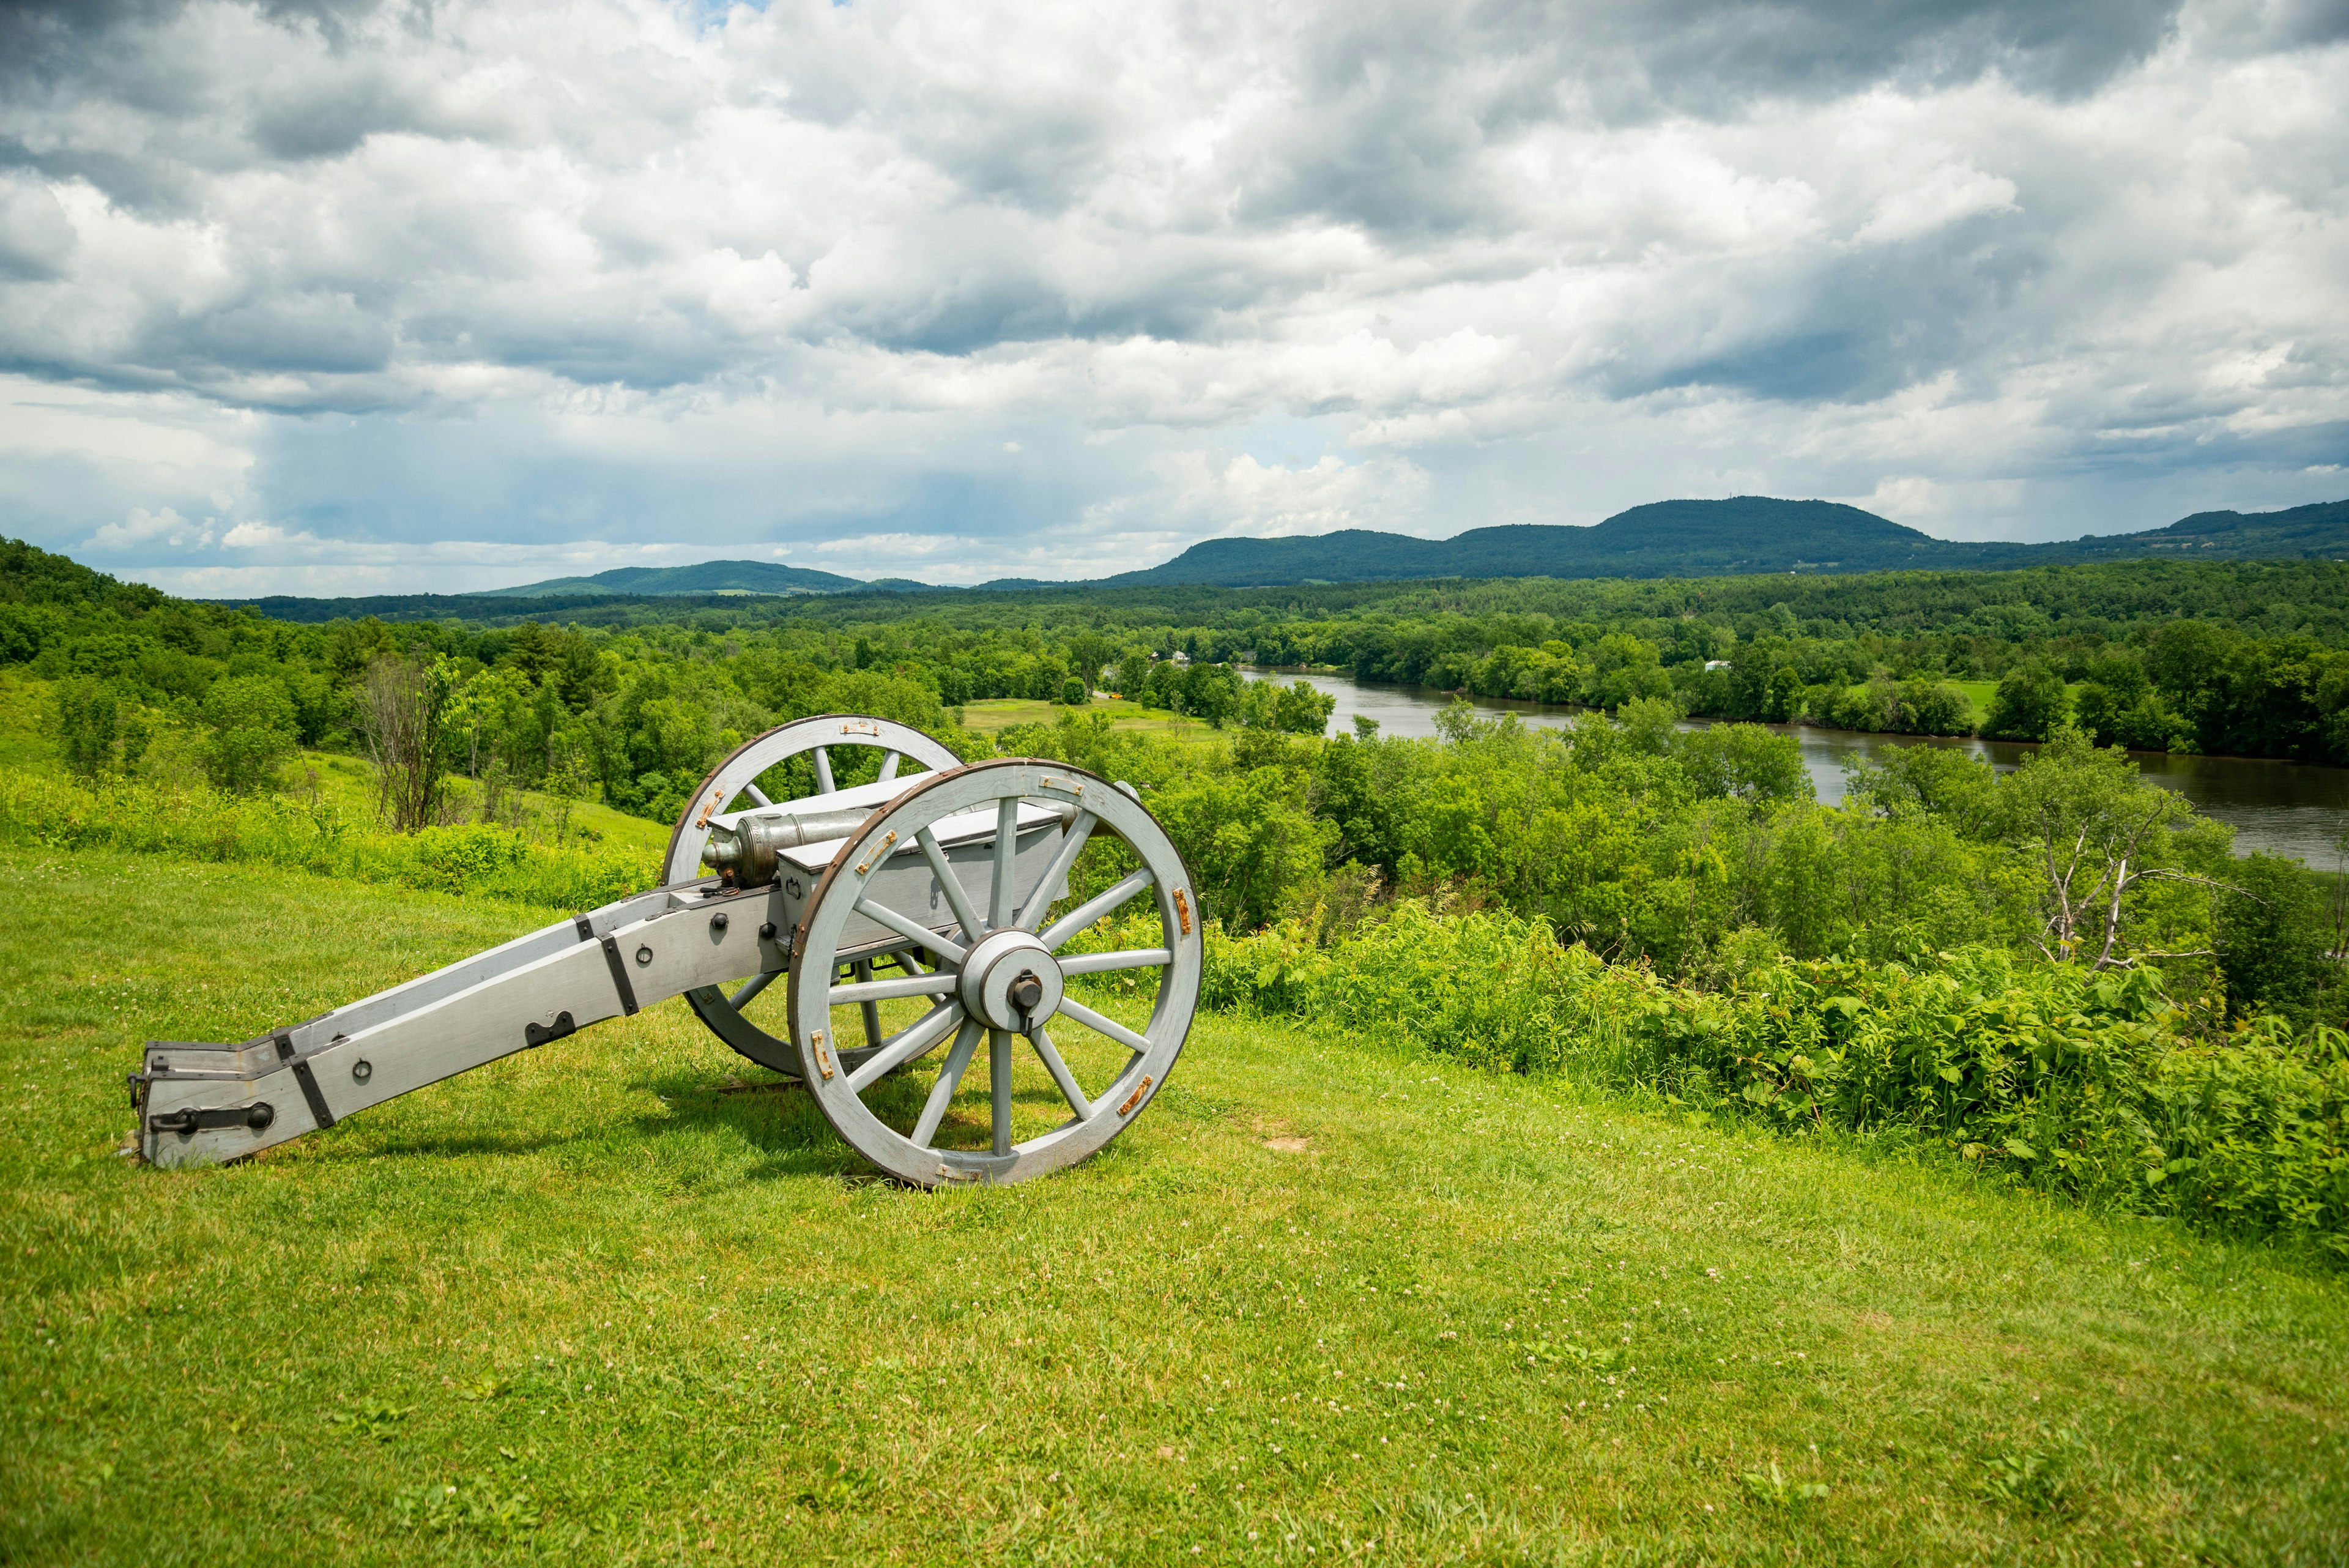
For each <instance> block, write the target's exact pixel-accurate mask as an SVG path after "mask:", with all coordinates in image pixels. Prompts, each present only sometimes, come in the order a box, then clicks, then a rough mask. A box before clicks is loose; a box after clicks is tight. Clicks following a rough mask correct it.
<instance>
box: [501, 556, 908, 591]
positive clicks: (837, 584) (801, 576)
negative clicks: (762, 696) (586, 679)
mask: <svg viewBox="0 0 2349 1568" xmlns="http://www.w3.org/2000/svg"><path fill="white" fill-rule="evenodd" d="M861 587H864V584H863V583H861V582H859V581H857V580H856V579H855V578H854V577H843V576H839V575H837V574H835V573H833V572H819V571H815V570H813V569H812V568H811V567H807V566H782V565H781V564H780V563H778V562H774V561H698V562H696V563H695V564H693V565H692V566H615V567H613V568H612V569H611V570H610V571H608V572H597V573H596V574H595V576H590V577H549V578H548V579H547V580H546V581H544V582H543V583H527V584H524V585H523V587H518V588H484V589H482V590H481V592H480V593H478V594H472V595H467V596H465V597H480V598H508V599H521V598H547V597H575V596H577V595H581V594H643V595H657V596H662V597H666V596H668V595H671V594H836V593H841V592H843V591H844V590H846V589H849V588H861Z"/></svg>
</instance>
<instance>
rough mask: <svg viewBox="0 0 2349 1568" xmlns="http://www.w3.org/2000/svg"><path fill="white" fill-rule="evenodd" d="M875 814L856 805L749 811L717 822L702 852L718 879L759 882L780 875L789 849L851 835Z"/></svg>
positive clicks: (748, 884) (734, 883) (736, 884)
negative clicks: (792, 812) (730, 821)
mask: <svg viewBox="0 0 2349 1568" xmlns="http://www.w3.org/2000/svg"><path fill="white" fill-rule="evenodd" d="M870 815H873V813H872V810H871V809H870V808H869V807H856V806H849V807H843V808H842V809H840V810H837V811H811V812H802V813H800V814H798V815H786V814H784V813H781V812H777V813H774V814H772V815H759V816H751V815H743V816H741V817H740V818H738V819H737V820H736V821H735V824H734V826H731V827H728V826H725V825H723V824H722V823H721V824H713V825H712V826H711V827H710V829H709V846H708V847H707V848H705V849H704V850H702V852H701V859H702V863H703V864H704V865H706V866H708V867H710V868H711V869H712V870H714V871H716V872H717V873H718V879H719V881H721V882H723V883H724V884H726V886H728V887H730V888H756V887H758V886H759V885H760V884H761V883H764V882H771V881H773V880H774V879H775V872H776V870H777V868H778V866H779V857H781V854H782V852H783V851H784V850H786V849H797V848H798V847H799V846H802V845H803V844H821V843H823V842H824V841H825V840H827V839H833V838H845V837H847V836H849V835H850V834H852V833H854V832H855V831H856V830H857V829H858V828H859V827H861V826H864V819H865V818H866V817H868V816H870Z"/></svg>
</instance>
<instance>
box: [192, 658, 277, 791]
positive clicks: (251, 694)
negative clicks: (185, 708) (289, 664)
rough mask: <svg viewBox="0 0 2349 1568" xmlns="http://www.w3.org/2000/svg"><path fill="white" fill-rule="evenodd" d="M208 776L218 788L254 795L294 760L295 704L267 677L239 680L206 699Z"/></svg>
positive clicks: (219, 684) (217, 687)
mask: <svg viewBox="0 0 2349 1568" xmlns="http://www.w3.org/2000/svg"><path fill="white" fill-rule="evenodd" d="M203 720H204V727H205V729H206V731H207V734H206V735H205V737H204V741H203V747H202V756H203V763H204V772H205V773H206V774H209V775H210V776H211V778H212V783H213V784H217V785H218V786H219V787H221V788H222V789H224V790H228V791H231V792H232V793H234V794H248V793H250V792H252V791H254V790H255V789H258V788H260V787H261V786H262V785H264V784H268V783H269V782H271V780H272V779H274V777H275V776H276V772H277V764H278V763H280V762H282V761H284V760H285V758H286V757H288V756H290V755H292V754H293V752H294V747H295V738H296V732H295V714H294V699H293V698H292V697H290V696H288V695H287V694H286V691H285V687H284V686H283V685H282V684H280V683H279V682H278V681H277V680H274V679H273V678H272V677H269V676H266V675H233V676H229V677H227V678H225V679H223V680H216V681H214V682H213V683H212V690H211V691H207V692H206V693H204V703H203Z"/></svg>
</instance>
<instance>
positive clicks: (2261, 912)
mask: <svg viewBox="0 0 2349 1568" xmlns="http://www.w3.org/2000/svg"><path fill="white" fill-rule="evenodd" d="M2228 880H2229V881H2230V882H2231V883H2232V884H2233V887H2234V890H2233V891H2231V892H2230V893H2229V894H2227V895H2226V896H2224V897H2222V898H2220V899H2219V900H2218V902H2217V909H2216V914H2217V916H2218V919H2217V922H2216V931H2215V936H2216V945H2217V948H2218V950H2219V970H2220V973H2221V974H2223V975H2225V977H2226V980H2227V1009H2228V1011H2229V1012H2230V1013H2234V1014H2238V1015H2240V1014H2241V1013H2243V1012H2249V1011H2251V1009H2253V1008H2255V1007H2256V1008H2264V1009H2266V1010H2268V1011H2270V1012H2281V1013H2282V1014H2284V1015H2285V1016H2287V1017H2289V1018H2291V1019H2292V1020H2293V1021H2294V1022H2295V1023H2299V1024H2301V1025H2302V1026H2305V1025H2307V1024H2310V1023H2315V1022H2317V1021H2318V1019H2319V1015H2320V1012H2321V1011H2322V1009H2323V1003H2324V1002H2325V1001H2326V999H2327V997H2328V995H2329V994H2330V993H2331V992H2333V991H2335V990H2336V989H2337V988H2338V986H2339V984H2340V981H2341V959H2340V957H2339V956H2338V955H2336V954H2335V953H2334V952H2333V950H2332V946H2333V944H2332V936H2333V932H2332V929H2331V922H2330V919H2329V918H2328V917H2329V911H2328V910H2327V909H2326V908H2325V899H2324V897H2323V893H2322V892H2321V891H2320V890H2319V889H2318V888H2317V884H2316V878H2315V877H2313V876H2312V875H2311V874H2310V873H2309V870H2308V868H2307V867H2304V866H2302V864H2301V863H2300V862H2299V861H2297V860H2291V859H2286V858H2285V857H2282V856H2278V855H2268V854H2254V855H2251V856H2247V857H2244V858H2243V859H2240V860H2238V861H2237V862H2235V864H2234V866H2233V867H2232V868H2231V870H2230V875H2229V877H2228Z"/></svg>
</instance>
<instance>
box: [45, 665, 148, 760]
mask: <svg viewBox="0 0 2349 1568" xmlns="http://www.w3.org/2000/svg"><path fill="white" fill-rule="evenodd" d="M49 722H50V725H51V733H52V734H53V735H55V736H56V738H57V750H58V752H59V753H60V754H61V755H62V756H63V758H64V760H65V764H66V766H67V769H68V770H70V771H71V772H73V773H75V774H78V775H79V776H81V777H83V778H86V779H95V778H99V777H102V776H103V775H105V774H112V773H128V772H129V771H130V770H131V769H132V768H135V767H137V766H138V765H139V759H140V756H141V755H143V754H144V753H145V752H146V750H147V741H148V727H147V722H146V720H145V719H144V718H143V717H142V716H141V715H140V711H139V705H138V702H137V701H136V700H135V699H132V698H130V697H128V696H126V695H125V694H123V693H122V692H120V691H117V690H116V689H115V688H114V687H112V686H110V685H109V684H107V683H106V682H104V681H101V680H92V679H90V678H89V677H88V676H81V677H78V678H75V679H71V680H60V681H58V682H57V684H56V685H55V686H53V687H51V688H50V690H49Z"/></svg>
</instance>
